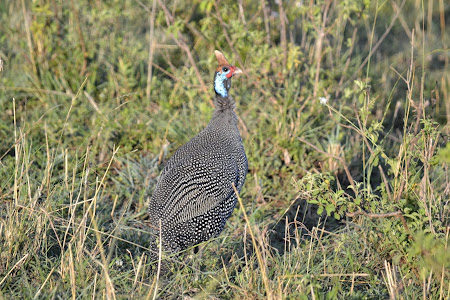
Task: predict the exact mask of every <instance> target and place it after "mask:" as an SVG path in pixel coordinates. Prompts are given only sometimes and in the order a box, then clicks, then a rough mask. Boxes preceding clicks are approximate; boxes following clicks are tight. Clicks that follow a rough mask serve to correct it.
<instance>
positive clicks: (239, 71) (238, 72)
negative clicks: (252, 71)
mask: <svg viewBox="0 0 450 300" xmlns="http://www.w3.org/2000/svg"><path fill="white" fill-rule="evenodd" d="M243 73H244V72H242V70H241V69H239V68H238V67H234V72H233V75H239V74H243Z"/></svg>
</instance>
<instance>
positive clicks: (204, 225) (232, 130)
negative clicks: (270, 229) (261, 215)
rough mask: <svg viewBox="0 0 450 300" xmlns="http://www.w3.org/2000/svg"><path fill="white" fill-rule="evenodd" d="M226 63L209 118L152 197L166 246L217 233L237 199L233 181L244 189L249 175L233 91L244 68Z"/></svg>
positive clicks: (172, 249)
mask: <svg viewBox="0 0 450 300" xmlns="http://www.w3.org/2000/svg"><path fill="white" fill-rule="evenodd" d="M218 55H219V57H218V60H219V63H221V61H220V58H223V60H224V61H225V62H226V60H225V58H224V57H223V55H222V54H221V53H220V52H218V51H216V56H218ZM220 55H221V57H220ZM222 64H223V65H226V66H220V67H219V68H220V71H219V68H218V71H216V75H215V81H214V82H215V84H214V86H215V91H216V98H215V101H214V102H215V106H216V109H215V111H214V114H213V116H212V118H211V120H210V122H209V124H208V125H207V126H206V128H205V129H203V130H202V131H201V132H200V133H199V134H198V135H197V136H195V137H194V138H193V139H191V140H190V141H189V142H188V143H186V144H185V145H183V146H182V147H180V148H179V149H178V150H177V151H176V152H175V154H174V155H173V156H172V157H171V158H170V159H169V161H168V162H167V165H166V166H165V168H164V170H163V172H162V174H161V176H160V179H159V181H158V184H157V186H156V188H155V191H154V193H153V195H152V198H151V200H150V203H149V214H150V220H151V223H152V224H153V225H154V227H157V228H159V226H161V232H160V234H161V237H162V245H163V250H164V251H166V252H170V253H175V252H178V251H181V250H184V249H186V248H187V247H189V246H193V245H196V244H199V243H201V242H203V241H206V240H208V239H210V238H211V237H214V236H217V235H218V234H219V233H220V232H221V231H222V230H223V228H224V226H225V222H226V221H227V220H228V218H229V217H230V216H231V213H232V212H233V209H234V207H235V205H236V200H237V197H236V194H235V192H234V190H233V184H234V186H235V187H236V189H237V190H238V191H240V190H241V188H242V186H243V184H244V181H245V176H246V173H247V157H246V155H245V151H244V147H243V144H242V140H241V137H240V134H239V130H238V127H237V116H236V114H235V112H234V101H233V99H232V98H231V96H229V95H228V90H229V88H230V84H231V77H232V75H233V74H234V73H239V72H240V70H239V69H237V68H235V67H233V66H229V65H228V62H226V64H225V63H223V61H222ZM223 70H228V72H224V71H223ZM233 72H234V73H233ZM230 74H231V75H230ZM218 78H219V79H218Z"/></svg>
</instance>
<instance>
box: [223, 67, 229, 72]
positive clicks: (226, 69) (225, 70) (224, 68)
mask: <svg viewBox="0 0 450 300" xmlns="http://www.w3.org/2000/svg"><path fill="white" fill-rule="evenodd" d="M228 70H230V69H228V68H227V67H223V68H222V71H224V72H228Z"/></svg>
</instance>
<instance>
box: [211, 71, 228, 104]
mask: <svg viewBox="0 0 450 300" xmlns="http://www.w3.org/2000/svg"><path fill="white" fill-rule="evenodd" d="M230 72H231V70H228V71H227V72H221V71H220V72H217V75H216V78H215V79H214V89H215V90H216V93H217V94H219V95H220V96H222V97H223V98H225V97H227V96H228V92H227V89H226V88H225V85H224V81H225V79H227V74H228V73H230Z"/></svg>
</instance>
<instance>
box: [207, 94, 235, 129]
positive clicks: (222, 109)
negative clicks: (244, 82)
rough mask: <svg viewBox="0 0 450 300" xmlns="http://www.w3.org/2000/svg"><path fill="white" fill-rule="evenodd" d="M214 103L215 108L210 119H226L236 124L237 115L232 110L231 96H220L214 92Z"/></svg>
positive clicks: (232, 101)
mask: <svg viewBox="0 0 450 300" xmlns="http://www.w3.org/2000/svg"><path fill="white" fill-rule="evenodd" d="M214 105H215V107H216V109H215V110H214V114H213V117H212V119H211V120H219V119H220V120H223V119H226V120H227V122H229V123H235V124H237V116H236V113H235V112H234V107H235V105H234V100H233V98H231V96H227V97H222V96H220V95H217V94H216V98H215V99H214Z"/></svg>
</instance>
